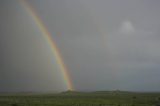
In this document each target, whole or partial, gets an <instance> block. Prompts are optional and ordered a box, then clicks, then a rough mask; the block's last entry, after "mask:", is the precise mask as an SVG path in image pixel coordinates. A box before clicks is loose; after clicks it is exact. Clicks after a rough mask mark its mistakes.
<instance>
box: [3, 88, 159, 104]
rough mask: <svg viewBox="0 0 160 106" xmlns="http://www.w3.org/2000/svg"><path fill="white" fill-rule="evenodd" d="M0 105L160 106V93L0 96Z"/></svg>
mask: <svg viewBox="0 0 160 106" xmlns="http://www.w3.org/2000/svg"><path fill="white" fill-rule="evenodd" d="M0 106H160V93H136V92H121V91H114V92H111V91H110V92H109V91H101V92H90V93H84V92H63V93H59V94H41V95H40V94H39V95H32V94H30V95H18V94H17V95H5V96H0Z"/></svg>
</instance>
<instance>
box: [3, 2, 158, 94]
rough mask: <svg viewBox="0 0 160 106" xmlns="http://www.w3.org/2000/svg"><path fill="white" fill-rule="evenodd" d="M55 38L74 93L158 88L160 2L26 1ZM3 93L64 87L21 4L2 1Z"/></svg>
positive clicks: (155, 89)
mask: <svg viewBox="0 0 160 106" xmlns="http://www.w3.org/2000/svg"><path fill="white" fill-rule="evenodd" d="M26 1H27V2H28V3H29V4H30V5H31V6H32V8H34V10H35V11H36V14H37V15H38V16H39V17H40V18H41V20H42V21H43V23H44V25H45V26H46V28H47V29H48V31H49V32H50V33H51V35H52V38H53V39H54V40H55V41H56V44H57V47H58V48H59V50H60V52H61V55H62V58H63V61H64V63H65V64H66V66H67V68H68V71H69V73H70V78H71V80H72V82H73V85H74V88H75V89H76V90H81V91H97V90H117V89H119V90H127V91H160V84H159V82H160V77H159V76H160V30H159V29H160V20H159V19H160V12H159V11H160V1H159V0H26ZM0 14H1V15H0V51H1V52H0V91H1V92H3V91H5V92H10V91H16V92H23V91H63V90H66V88H65V85H64V81H63V78H62V75H61V73H60V70H59V69H58V66H57V64H56V60H55V57H54V55H53V53H52V52H51V50H50V47H49V46H48V44H47V42H46V40H45V39H44V38H43V37H42V36H41V32H40V30H39V29H38V27H37V25H36V24H35V23H34V21H33V20H32V17H31V16H30V15H29V14H28V13H27V12H26V10H25V8H24V7H23V5H22V4H21V3H20V2H19V0H12V1H11V0H1V1H0Z"/></svg>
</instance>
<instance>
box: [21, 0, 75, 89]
mask: <svg viewBox="0 0 160 106" xmlns="http://www.w3.org/2000/svg"><path fill="white" fill-rule="evenodd" d="M19 1H20V2H21V3H22V5H23V6H24V8H25V9H26V11H27V12H28V13H29V15H30V16H31V17H32V18H33V20H34V22H35V24H36V25H37V26H38V28H39V30H40V31H41V33H42V35H43V37H44V38H45V39H46V41H47V42H48V44H49V45H50V48H51V50H52V52H53V55H54V57H55V58H56V61H57V64H58V65H59V68H60V70H61V73H62V75H63V78H64V81H65V83H66V85H67V89H68V90H74V87H73V84H72V81H71V78H70V74H69V71H68V70H67V67H66V65H65V63H64V62H63V59H62V57H61V54H60V51H59V49H58V48H57V45H56V43H55V41H54V39H53V38H52V36H51V33H50V32H49V31H48V30H47V28H46V27H45V25H44V24H43V22H42V20H41V18H40V17H39V16H38V15H37V14H36V12H35V10H34V9H33V7H32V6H30V4H29V3H27V2H26V0H19Z"/></svg>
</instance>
